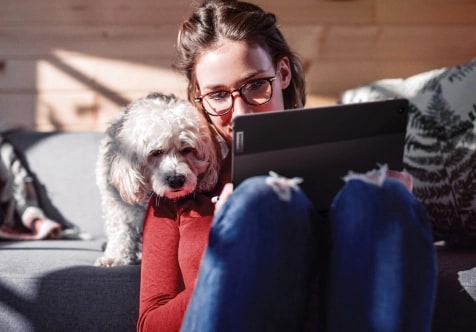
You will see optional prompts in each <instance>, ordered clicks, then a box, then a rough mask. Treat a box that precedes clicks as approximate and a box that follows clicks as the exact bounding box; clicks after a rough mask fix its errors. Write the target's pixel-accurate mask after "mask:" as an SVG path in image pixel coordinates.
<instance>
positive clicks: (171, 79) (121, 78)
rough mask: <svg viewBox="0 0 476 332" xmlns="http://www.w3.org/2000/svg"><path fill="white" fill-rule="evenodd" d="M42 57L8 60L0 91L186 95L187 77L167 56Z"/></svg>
mask: <svg viewBox="0 0 476 332" xmlns="http://www.w3.org/2000/svg"><path fill="white" fill-rule="evenodd" d="M56 54H57V56H56V57H52V56H51V57H49V58H48V59H43V60H38V61H35V60H8V61H6V63H5V68H4V71H3V73H2V74H0V91H15V90H28V91H44V90H55V91H74V90H97V91H99V92H102V93H104V94H114V91H117V90H132V91H133V90H140V91H144V90H148V91H155V90H157V91H162V92H164V93H175V94H177V95H184V93H185V89H186V81H185V78H184V77H183V76H181V75H180V74H178V73H177V72H176V71H174V70H173V69H171V68H170V63H168V61H167V60H163V61H160V60H150V61H142V62H135V61H129V60H128V61H124V60H115V59H109V58H100V57H94V56H91V55H83V54H78V53H71V52H65V51H61V52H56Z"/></svg>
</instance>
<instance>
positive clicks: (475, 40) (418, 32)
mask: <svg viewBox="0 0 476 332" xmlns="http://www.w3.org/2000/svg"><path fill="white" fill-rule="evenodd" d="M323 34H324V36H322V43H321V47H320V53H319V58H321V59H329V60H330V59H341V60H343V59H362V60H365V59H376V60H383V59H387V60H390V59H394V60H419V59H421V60H422V59H427V60H429V59H433V60H435V59H448V60H453V61H454V60H464V59H470V58H472V57H473V56H474V55H475V48H474V45H475V44H476V24H475V25H465V26H463V25H456V26H436V25H422V26H408V27H407V26H395V25H381V26H362V27H352V26H337V27H331V28H329V29H326V30H325V32H324V33H323ZM462 41H464V42H462Z"/></svg>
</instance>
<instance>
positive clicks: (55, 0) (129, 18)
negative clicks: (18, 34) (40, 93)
mask: <svg viewBox="0 0 476 332" xmlns="http://www.w3.org/2000/svg"><path fill="white" fill-rule="evenodd" d="M189 11H190V1H187V0H168V1H167V0H161V1H149V0H140V1H128V0H115V1H109V0H83V1H81V2H78V1H75V0H49V1H36V0H22V1H16V0H3V1H2V10H1V11H0V25H13V26H22V25H30V26H39V25H40V26H41V25H47V26H51V25H61V26H78V25H79V26H80V25H119V26H122V25H137V24H139V25H153V26H160V25H163V24H178V23H179V22H180V21H181V20H182V18H183V16H184V15H186V16H188V13H189Z"/></svg>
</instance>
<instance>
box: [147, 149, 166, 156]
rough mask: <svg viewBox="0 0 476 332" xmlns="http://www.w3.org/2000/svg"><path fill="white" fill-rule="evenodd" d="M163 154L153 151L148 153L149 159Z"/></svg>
mask: <svg viewBox="0 0 476 332" xmlns="http://www.w3.org/2000/svg"><path fill="white" fill-rule="evenodd" d="M163 154H164V150H153V151H151V152H150V153H149V156H151V157H160V156H161V155H163Z"/></svg>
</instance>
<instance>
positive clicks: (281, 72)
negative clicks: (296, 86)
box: [276, 57, 292, 90]
mask: <svg viewBox="0 0 476 332" xmlns="http://www.w3.org/2000/svg"><path fill="white" fill-rule="evenodd" d="M276 75H277V77H278V80H279V82H280V83H281V89H282V90H284V89H286V88H287V87H288V86H289V84H290V83H291V78H292V72H291V64H290V62H289V58H288V57H283V58H281V59H280V60H279V61H278V66H277V73H276Z"/></svg>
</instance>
